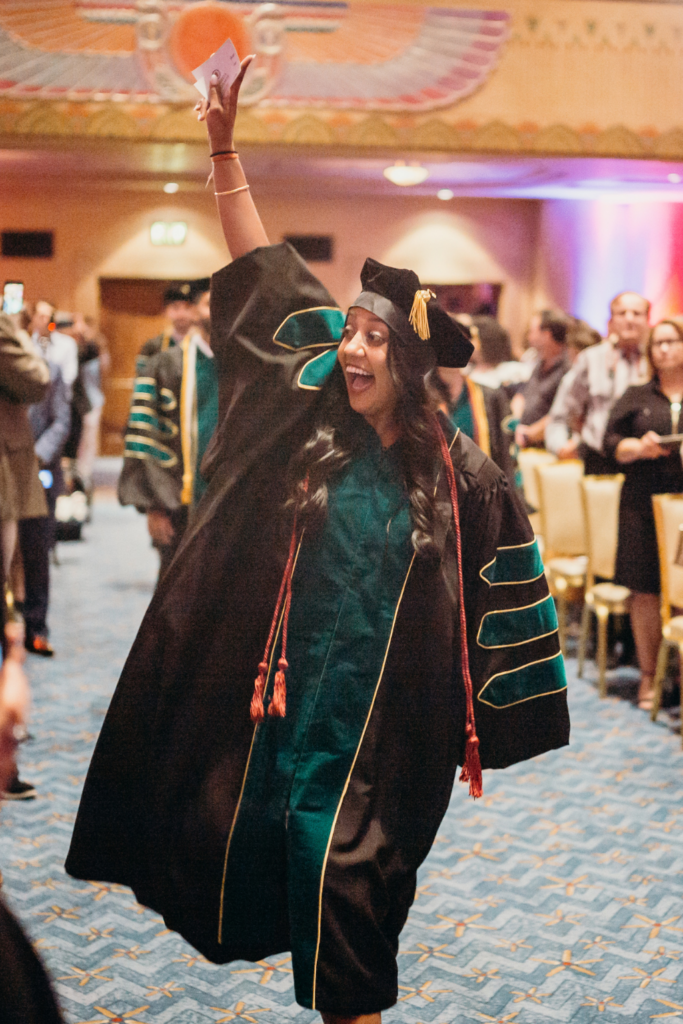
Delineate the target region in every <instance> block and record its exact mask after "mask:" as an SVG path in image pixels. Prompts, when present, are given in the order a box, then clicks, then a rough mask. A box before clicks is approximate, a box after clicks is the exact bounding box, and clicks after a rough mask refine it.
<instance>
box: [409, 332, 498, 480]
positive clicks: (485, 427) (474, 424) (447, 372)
mask: <svg viewBox="0 0 683 1024" xmlns="http://www.w3.org/2000/svg"><path fill="white" fill-rule="evenodd" d="M453 319H454V320H456V321H458V320H460V319H461V318H460V317H453ZM429 381H430V383H431V384H432V386H433V387H434V389H435V391H436V392H437V393H438V394H439V395H440V396H441V397H442V399H443V405H442V406H441V408H442V411H443V412H444V413H445V414H446V415H447V416H448V418H449V420H450V421H451V424H452V426H453V428H454V429H455V430H461V431H462V432H463V434H467V436H468V437H470V438H471V439H472V440H473V441H474V442H475V444H477V445H479V447H480V448H481V450H482V451H483V452H484V454H485V455H488V456H489V458H491V459H493V461H494V462H495V463H496V465H497V466H499V467H500V469H502V470H503V472H504V473H505V476H506V477H507V479H508V482H509V483H510V486H511V487H512V488H513V489H514V488H515V466H514V464H513V460H512V457H511V455H510V441H511V437H510V434H509V433H508V432H507V431H506V430H505V428H504V426H503V421H504V420H505V419H506V418H507V417H508V416H509V415H510V403H509V402H508V398H507V395H506V393H505V391H504V390H503V388H496V389H495V390H494V389H493V388H487V387H484V386H483V385H481V384H477V383H475V381H473V380H472V379H471V378H470V377H466V376H465V375H464V373H463V372H462V370H460V369H458V368H457V367H452V366H439V367H437V369H436V370H433V371H432V372H431V373H430V376H429Z"/></svg>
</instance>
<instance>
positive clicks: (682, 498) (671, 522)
mask: <svg viewBox="0 0 683 1024" xmlns="http://www.w3.org/2000/svg"><path fill="white" fill-rule="evenodd" d="M652 504H653V507H654V513H655V526H656V528H657V548H658V550H659V572H660V575H661V591H662V620H663V622H665V623H666V622H668V621H669V619H670V618H671V616H672V614H673V612H672V608H683V565H677V564H676V557H677V555H678V550H679V545H680V543H681V525H683V494H654V495H653V496H652Z"/></svg>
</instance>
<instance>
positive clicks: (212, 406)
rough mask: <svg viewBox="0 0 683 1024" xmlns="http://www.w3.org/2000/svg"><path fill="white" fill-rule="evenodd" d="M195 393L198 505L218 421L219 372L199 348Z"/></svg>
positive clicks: (194, 500) (195, 498)
mask: <svg viewBox="0 0 683 1024" xmlns="http://www.w3.org/2000/svg"><path fill="white" fill-rule="evenodd" d="M195 393H196V401H197V448H196V452H197V457H196V462H195V474H194V486H193V496H192V504H193V505H196V504H197V502H198V501H199V499H200V498H201V496H202V495H203V493H204V491H205V490H206V480H205V479H204V477H203V476H202V474H201V472H200V467H201V464H202V459H203V458H204V455H205V453H206V449H207V448H208V447H209V441H210V440H211V438H212V437H213V433H214V430H215V429H216V424H217V423H218V374H217V373H216V360H215V359H214V358H212V357H211V356H207V355H205V354H204V353H203V352H202V350H201V349H200V348H198V349H197V361H196V363H195Z"/></svg>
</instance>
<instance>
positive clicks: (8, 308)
mask: <svg viewBox="0 0 683 1024" xmlns="http://www.w3.org/2000/svg"><path fill="white" fill-rule="evenodd" d="M23 305H24V282H23V281H5V287H4V288H3V292H2V311H3V313H10V314H11V313H21V310H22V308H23Z"/></svg>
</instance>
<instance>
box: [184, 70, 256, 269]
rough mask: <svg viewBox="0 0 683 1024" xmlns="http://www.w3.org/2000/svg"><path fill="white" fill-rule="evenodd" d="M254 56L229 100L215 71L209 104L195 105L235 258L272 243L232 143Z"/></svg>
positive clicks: (221, 213)
mask: <svg viewBox="0 0 683 1024" xmlns="http://www.w3.org/2000/svg"><path fill="white" fill-rule="evenodd" d="M252 59H253V58H252V57H245V58H244V60H243V61H242V70H241V72H240V74H239V75H238V77H237V79H236V80H235V81H234V82H233V84H232V86H231V88H230V93H229V94H228V97H227V99H225V98H224V97H223V95H222V92H221V86H220V83H219V81H218V76H217V75H216V74H213V75H212V76H211V80H210V83H209V101H208V103H207V101H206V100H200V102H199V103H198V104H197V106H196V107H195V110H197V112H198V120H200V121H206V127H207V129H208V133H209V147H210V152H211V158H212V160H211V162H212V165H213V182H214V190H215V195H216V203H217V205H218V214H219V216H220V218H221V225H222V227H223V234H224V236H225V241H226V243H227V246H228V249H229V250H230V255H231V256H232V258H233V259H237V258H238V256H244V255H245V254H246V253H248V252H251V250H252V249H256V248H257V246H260V245H268V244H269V242H268V236H267V235H266V232H265V229H264V227H263V224H262V223H261V218H260V217H259V215H258V211H257V209H256V206H255V205H254V200H253V199H252V198H251V192H250V191H249V185H248V183H247V179H246V177H245V174H244V171H243V170H242V165H241V163H240V160H239V156H238V155H237V154H236V153H235V151H234V145H233V133H234V128H235V117H236V115H237V97H238V95H239V91H240V87H241V85H242V81H243V79H244V75H245V73H246V70H247V68H248V67H249V65H250V63H251V61H252Z"/></svg>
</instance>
